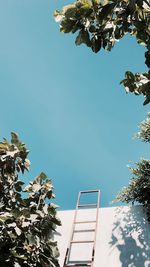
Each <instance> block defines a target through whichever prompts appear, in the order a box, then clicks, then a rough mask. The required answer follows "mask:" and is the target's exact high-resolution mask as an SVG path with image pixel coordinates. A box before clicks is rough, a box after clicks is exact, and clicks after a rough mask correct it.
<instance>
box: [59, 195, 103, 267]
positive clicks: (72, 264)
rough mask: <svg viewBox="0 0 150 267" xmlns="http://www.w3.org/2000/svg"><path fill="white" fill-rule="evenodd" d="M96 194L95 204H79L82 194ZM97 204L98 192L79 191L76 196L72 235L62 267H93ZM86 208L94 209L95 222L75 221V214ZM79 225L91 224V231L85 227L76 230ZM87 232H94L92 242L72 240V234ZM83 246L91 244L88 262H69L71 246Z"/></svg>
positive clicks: (98, 199)
mask: <svg viewBox="0 0 150 267" xmlns="http://www.w3.org/2000/svg"><path fill="white" fill-rule="evenodd" d="M93 193H95V194H97V202H96V203H91V204H80V197H81V195H83V194H93ZM99 203H100V190H86V191H80V192H79V194H78V199H77V204H76V210H75V215H74V220H73V227H72V233H71V238H70V242H69V245H68V248H67V251H66V256H65V260H64V265H63V267H75V266H78V267H81V266H89V267H93V263H94V255H95V243H96V233H97V224H98V212H99ZM86 208H95V209H96V219H95V220H86V221H80V220H79V221H78V220H77V214H78V211H79V210H81V209H86ZM79 224H85V225H86V224H92V225H93V229H92V230H91V229H89V230H87V229H86V227H85V229H82V230H76V226H77V225H79ZM79 231H80V232H88V231H93V232H94V238H93V239H92V240H77V241H76V240H74V234H75V233H76V232H79ZM75 243H76V244H79V245H80V244H83V243H92V244H93V245H92V248H91V249H92V251H91V259H90V260H84V261H80V260H79V259H76V260H75V261H70V254H71V249H72V246H73V244H75Z"/></svg>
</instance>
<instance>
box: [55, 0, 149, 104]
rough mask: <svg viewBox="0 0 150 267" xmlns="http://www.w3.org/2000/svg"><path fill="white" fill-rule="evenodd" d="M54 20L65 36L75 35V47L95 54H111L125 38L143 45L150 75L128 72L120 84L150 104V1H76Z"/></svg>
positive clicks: (56, 12)
mask: <svg viewBox="0 0 150 267" xmlns="http://www.w3.org/2000/svg"><path fill="white" fill-rule="evenodd" d="M54 16H55V19H56V21H57V22H59V23H60V31H61V32H63V33H76V34H77V36H76V40H75V43H76V45H81V44H85V45H86V46H88V47H90V48H91V49H92V51H93V52H95V53H97V52H99V51H100V50H101V49H105V50H108V51H111V49H112V48H113V47H114V45H115V43H116V42H117V41H119V40H120V39H121V38H123V37H124V36H125V35H126V34H130V35H131V36H133V37H135V38H136V40H137V42H138V43H139V44H141V45H144V46H145V48H146V52H145V64H146V66H147V68H148V71H147V72H145V73H138V72H137V73H135V74H133V73H132V72H131V71H126V73H125V78H124V79H123V80H122V81H121V84H123V85H124V87H125V90H126V92H131V93H134V94H135V95H140V94H143V95H144V97H145V98H146V99H145V101H144V105H146V104H147V103H149V102H150V70H149V68H150V2H149V0H76V1H75V2H74V3H72V4H70V5H67V6H65V7H63V9H62V10H61V11H58V10H56V11H55V13H54Z"/></svg>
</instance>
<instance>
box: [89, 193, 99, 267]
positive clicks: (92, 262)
mask: <svg viewBox="0 0 150 267" xmlns="http://www.w3.org/2000/svg"><path fill="white" fill-rule="evenodd" d="M99 206H100V190H98V198H97V211H96V224H95V234H94V243H93V251H92V261H91V267H93V264H94V256H95V246H96V237H97V228H98V217H99Z"/></svg>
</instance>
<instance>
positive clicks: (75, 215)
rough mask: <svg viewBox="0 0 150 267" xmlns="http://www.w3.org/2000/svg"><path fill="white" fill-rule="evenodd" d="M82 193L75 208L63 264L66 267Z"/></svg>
mask: <svg viewBox="0 0 150 267" xmlns="http://www.w3.org/2000/svg"><path fill="white" fill-rule="evenodd" d="M80 195H81V192H79V194H78V198H77V203H76V209H75V214H74V219H73V224H72V231H71V237H70V240H69V244H68V247H67V251H66V256H65V260H64V265H63V266H64V267H65V265H66V264H67V262H68V259H69V257H70V253H71V246H72V243H71V241H72V240H73V235H74V229H75V221H76V218H77V211H78V205H79V201H80Z"/></svg>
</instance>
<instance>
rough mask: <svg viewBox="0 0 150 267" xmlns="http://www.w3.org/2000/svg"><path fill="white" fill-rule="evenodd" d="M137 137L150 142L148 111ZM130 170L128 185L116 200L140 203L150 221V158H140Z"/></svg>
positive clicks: (149, 116) (149, 115) (149, 117)
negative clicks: (130, 176)
mask: <svg viewBox="0 0 150 267" xmlns="http://www.w3.org/2000/svg"><path fill="white" fill-rule="evenodd" d="M137 138H140V139H141V140H142V141H144V142H149V143H150V113H148V117H147V119H146V120H145V121H143V122H142V123H141V124H140V131H139V133H138V134H137ZM130 170H131V173H132V175H133V177H132V179H131V181H130V183H129V185H128V186H127V187H124V188H123V189H122V191H121V192H120V193H119V194H118V196H117V198H116V200H117V201H123V202H127V203H129V202H132V203H135V202H137V203H140V204H142V205H143V206H144V208H145V209H146V212H147V216H148V220H149V221H150V160H146V159H142V160H141V161H140V162H138V163H136V167H135V168H130Z"/></svg>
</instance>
